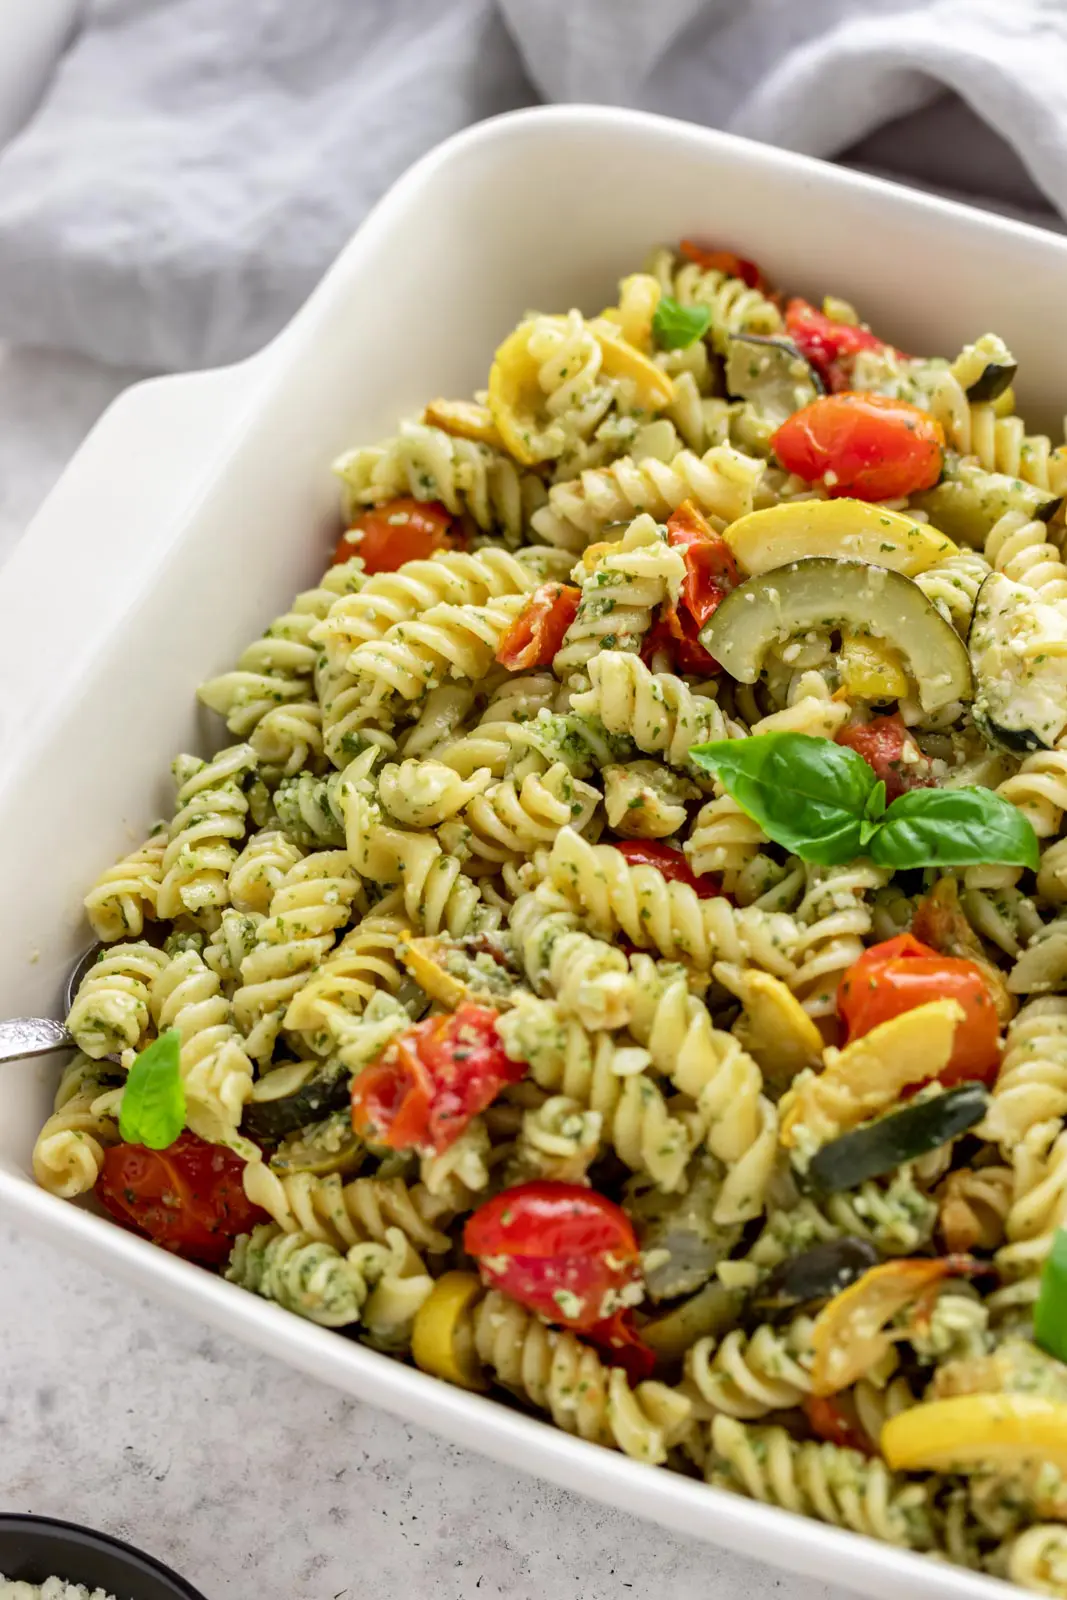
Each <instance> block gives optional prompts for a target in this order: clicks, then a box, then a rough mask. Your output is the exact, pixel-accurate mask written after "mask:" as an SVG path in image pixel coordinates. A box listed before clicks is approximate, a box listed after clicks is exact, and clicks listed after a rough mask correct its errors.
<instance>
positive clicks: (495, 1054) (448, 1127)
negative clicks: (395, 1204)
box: [352, 1003, 526, 1155]
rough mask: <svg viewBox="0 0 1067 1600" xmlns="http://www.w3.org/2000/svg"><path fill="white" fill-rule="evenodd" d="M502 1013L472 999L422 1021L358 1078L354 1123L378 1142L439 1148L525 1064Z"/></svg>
mask: <svg viewBox="0 0 1067 1600" xmlns="http://www.w3.org/2000/svg"><path fill="white" fill-rule="evenodd" d="M498 1016H499V1012H497V1011H494V1010H492V1009H491V1008H490V1007H489V1006H479V1005H472V1004H470V1003H467V1004H465V1005H461V1006H460V1007H459V1009H458V1010H456V1011H454V1012H452V1013H451V1015H449V1016H443V1017H430V1018H429V1019H428V1020H427V1021H426V1022H420V1023H417V1024H416V1026H415V1027H414V1028H409V1029H408V1030H407V1032H406V1033H402V1034H401V1035H400V1036H399V1038H396V1039H394V1040H393V1041H392V1043H391V1044H389V1045H387V1046H386V1049H385V1052H384V1054H383V1055H382V1056H381V1058H380V1060H378V1061H376V1062H375V1063H374V1065H373V1066H370V1067H367V1068H365V1069H364V1071H363V1072H361V1073H360V1074H359V1075H358V1077H356V1078H354V1079H353V1081H352V1126H353V1128H354V1129H355V1131H356V1132H357V1133H358V1134H360V1135H361V1136H362V1137H363V1138H365V1139H368V1140H370V1141H371V1143H373V1144H384V1145H387V1146H388V1147H389V1149H391V1150H417V1151H419V1152H420V1154H423V1155H438V1154H440V1152H441V1151H442V1150H447V1149H448V1146H449V1145H450V1144H452V1143H453V1141H454V1140H456V1139H457V1138H458V1137H459V1135H460V1134H461V1133H462V1132H463V1130H464V1128H465V1127H466V1126H467V1124H468V1123H469V1122H470V1120H471V1118H472V1117H475V1116H477V1114H478V1112H479V1111H484V1110H485V1108H486V1106H488V1105H492V1103H493V1101H494V1100H495V1099H496V1097H497V1095H498V1093H499V1092H500V1090H501V1089H502V1088H503V1086H504V1084H505V1083H517V1082H518V1081H519V1079H520V1078H521V1077H523V1076H524V1075H525V1072H526V1065H525V1063H524V1062H522V1061H512V1060H510V1059H509V1058H508V1056H507V1055H506V1054H505V1053H504V1046H503V1045H502V1044H501V1042H500V1039H499V1037H498V1035H497V1031H496V1020H497V1017H498Z"/></svg>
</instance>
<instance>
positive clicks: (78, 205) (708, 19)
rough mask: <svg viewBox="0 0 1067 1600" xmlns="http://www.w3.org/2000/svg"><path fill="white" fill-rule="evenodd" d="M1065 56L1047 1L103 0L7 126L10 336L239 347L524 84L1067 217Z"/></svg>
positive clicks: (75, 342) (118, 345)
mask: <svg viewBox="0 0 1067 1600" xmlns="http://www.w3.org/2000/svg"><path fill="white" fill-rule="evenodd" d="M1065 65H1067V6H1065V5H1064V4H1063V0H655V4H650V3H649V0H304V3H302V4H300V5H294V4H293V0H94V3H92V4H90V5H89V7H88V12H87V16H86V21H85V24H84V26H83V29H82V31H81V33H80V35H79V37H78V38H77V40H76V41H75V42H74V44H73V45H72V46H71V48H70V49H69V51H68V52H67V54H66V55H65V56H64V58H63V60H62V61H61V63H60V64H59V66H58V68H57V71H56V74H55V76H54V79H53V81H52V84H51V86H50V88H49V90H48V92H47V93H46V95H45V98H44V100H43V101H42V103H41V105H40V107H39V109H38V111H37V113H36V115H35V116H34V117H33V118H32V119H31V120H30V122H29V123H28V124H27V125H26V127H25V128H24V129H23V130H22V131H21V133H19V134H18V135H17V136H16V137H15V138H14V139H13V140H12V142H11V143H10V144H9V145H8V146H7V148H6V149H5V150H4V151H3V152H0V339H4V338H7V339H10V340H18V341H22V342H25V343H31V342H32V343H40V344H47V345H52V346H58V347H65V348H71V349H75V350H78V351H81V352H84V353H86V354H89V355H92V356H95V357H97V358H99V359H102V360H105V361H109V362H114V363H122V364H128V365H136V366H141V367H149V368H156V369H163V368H175V367H188V366H197V365H203V364H210V363H215V362H221V361H227V360H232V359H235V358H237V357H239V356H241V355H244V354H246V353H248V352H249V351H251V350H254V349H256V348H257V347H258V346H260V345H261V344H262V343H263V342H264V341H265V340H266V339H267V338H269V337H270V336H271V335H272V334H273V333H274V332H276V331H277V329H278V328H279V327H281V326H282V325H283V324H284V322H285V321H286V319H287V318H288V317H289V316H290V315H291V314H292V312H293V310H294V309H295V308H296V306H297V305H298V304H299V303H300V301H301V300H302V299H303V298H304V296H305V295H306V294H307V292H308V290H309V289H310V288H311V286H312V285H313V284H314V282H315V281H316V279H317V278H318V277H319V275H320V274H321V272H322V271H323V269H324V268H325V267H326V266H327V265H328V263H329V261H330V260H331V259H332V257H333V256H334V255H335V254H336V253H337V251H338V250H339V249H340V247H341V245H342V244H343V243H344V241H345V239H346V238H347V237H348V235H349V234H350V233H351V231H352V229H353V228H354V227H355V225H356V224H357V223H358V222H359V220H360V218H361V216H362V215H363V214H364V212H365V211H366V209H367V208H368V206H369V205H370V204H371V203H372V201H373V200H374V199H376V198H377V196H378V195H379V194H381V193H382V191H383V190H384V189H385V188H386V187H387V186H388V184H389V183H390V182H391V181H392V180H393V179H394V178H395V177H396V176H397V175H398V174H399V173H400V172H401V171H402V170H403V168H404V167H406V166H407V165H408V164H409V163H410V162H411V161H412V160H414V159H415V157H416V156H418V155H419V154H421V153H422V152H423V151H424V150H426V149H428V148H430V147H431V146H432V145H433V144H435V143H436V142H437V141H438V140H440V139H442V138H443V137H445V136H446V135H447V134H449V133H451V132H453V131H454V130H456V129H457V128H460V127H462V126H464V125H465V124H467V123H470V122H473V121H477V120H478V119H480V118H483V117H486V116H489V115H492V114H493V113H495V112H498V111H502V110H505V109H509V108H512V107H516V106H520V105H526V104H530V103H533V102H535V101H536V100H537V99H539V98H543V99H546V100H587V101H599V102H606V103H611V104H620V105H634V106H640V107H645V108H648V109H653V110H657V111H662V112H667V113H670V114H673V115H676V116H682V117H686V118H688V119H690V120H693V121H697V122H704V123H708V124H711V125H715V126H720V127H728V128H731V129H733V130H735V131H737V132H740V133H745V134H748V135H750V136H751V137H753V138H757V139H761V140H766V141H769V142H772V143H776V144H782V145H786V146H788V147H790V148H793V149H797V150H803V151H807V152H809V153H811V154H816V155H826V156H837V155H840V154H841V153H842V152H851V153H852V155H853V156H854V157H855V158H858V159H861V160H863V161H865V162H866V163H868V164H873V165H876V166H879V167H888V168H889V169H890V170H891V171H894V172H896V173H898V174H899V173H903V174H905V175H910V176H914V177H916V178H917V179H919V180H920V181H926V182H929V183H933V184H935V185H938V186H942V187H945V186H947V187H950V188H953V189H955V190H959V191H962V192H964V193H966V194H969V195H978V196H981V197H985V198H989V199H992V200H994V201H996V202H1000V203H1002V204H1007V205H1008V206H1011V205H1012V204H1014V205H1016V206H1022V207H1023V208H1024V209H1026V208H1030V209H1033V208H1035V207H1036V208H1040V207H1041V205H1042V204H1043V203H1046V202H1047V204H1048V205H1049V206H1053V207H1056V208H1058V209H1059V211H1060V212H1061V213H1063V214H1065V215H1067V71H1065V70H1064V68H1065ZM946 92H951V94H952V95H953V96H954V97H955V98H953V99H950V100H947V101H946V99H945V96H946ZM968 108H969V109H968ZM901 118H904V119H905V120H904V121H903V122H902V121H900V120H899V119H901ZM878 130H882V131H881V132H879V131H878ZM860 141H863V143H860ZM1005 144H1006V145H1007V146H1008V147H1010V148H1009V149H1006V148H1005ZM1011 151H1014V153H1015V154H1014V156H1013V155H1012V154H1011Z"/></svg>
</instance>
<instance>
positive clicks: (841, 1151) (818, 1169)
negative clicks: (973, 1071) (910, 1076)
mask: <svg viewBox="0 0 1067 1600" xmlns="http://www.w3.org/2000/svg"><path fill="white" fill-rule="evenodd" d="M988 1105H989V1095H988V1094H987V1092H986V1090H985V1087H984V1086H983V1085H982V1084H980V1083H961V1084H959V1085H958V1086H957V1087H956V1088H954V1089H946V1090H945V1093H944V1094H940V1095H938V1096H937V1098H936V1099H933V1100H921V1101H919V1103H918V1104H917V1105H911V1106H905V1107H904V1109H903V1111H892V1112H890V1113H889V1115H888V1116H885V1117H879V1118H878V1120H877V1121H876V1122H872V1123H870V1124H869V1125H868V1126H867V1127H865V1128H854V1129H853V1130H852V1132H851V1133H843V1134H842V1135H841V1137H840V1138H839V1139H831V1141H830V1143H829V1144H824V1145H823V1147H822V1149H821V1150H818V1151H817V1152H816V1153H815V1155H814V1156H813V1157H812V1159H811V1166H810V1167H809V1168H808V1177H809V1179H810V1180H811V1182H812V1184H813V1185H814V1186H815V1187H816V1188H818V1189H821V1190H822V1192H823V1193H824V1194H836V1193H837V1192H838V1191H839V1190H842V1189H855V1188H856V1187H857V1185H858V1184H861V1183H865V1182H866V1181H867V1179H868V1178H880V1177H883V1176H884V1175H885V1173H887V1172H894V1171H895V1170H896V1169H897V1167H899V1166H902V1165H903V1163H904V1162H905V1161H914V1160H916V1159H917V1158H918V1157H919V1156H924V1155H926V1154H928V1152H929V1151H931V1150H936V1149H937V1148H938V1146H939V1145H942V1144H947V1143H948V1141H949V1139H955V1138H956V1137H957V1135H958V1134H961V1133H966V1131H967V1129H968V1128H973V1127H974V1125H975V1123H976V1122H980V1121H981V1120H982V1118H983V1117H984V1116H985V1113H986V1110H987V1108H988Z"/></svg>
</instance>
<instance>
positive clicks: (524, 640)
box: [496, 583, 582, 672]
mask: <svg viewBox="0 0 1067 1600" xmlns="http://www.w3.org/2000/svg"><path fill="white" fill-rule="evenodd" d="M581 598H582V591H581V590H580V589H576V588H575V587H574V585H573V584H570V583H542V584H541V585H540V586H539V587H538V588H536V589H535V590H534V591H533V593H532V594H531V596H530V598H529V599H528V600H527V602H526V604H525V605H524V606H523V608H522V610H521V611H520V612H519V614H518V616H517V617H516V618H515V621H514V622H513V623H512V624H511V626H510V627H509V628H507V629H505V631H504V635H503V637H502V638H501V640H500V646H499V648H498V650H497V653H496V658H497V660H498V661H499V662H500V665H501V666H502V667H507V668H508V669H509V670H510V671H512V672H519V671H523V672H524V671H526V669H527V668H528V667H550V666H551V665H552V658H553V656H554V655H555V654H556V651H557V650H558V649H559V647H560V645H561V644H562V643H563V636H564V634H565V633H566V632H567V629H568V628H569V627H570V625H571V623H572V622H573V621H574V619H575V617H576V616H577V615H578V605H579V602H580V601H581Z"/></svg>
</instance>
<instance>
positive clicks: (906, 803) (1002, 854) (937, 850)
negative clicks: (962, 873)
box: [870, 788, 1038, 871]
mask: <svg viewBox="0 0 1067 1600" xmlns="http://www.w3.org/2000/svg"><path fill="white" fill-rule="evenodd" d="M870 857H871V860H872V861H875V862H877V864H878V865H879V866H881V867H894V868H896V869H897V870H898V871H902V870H903V869H904V868H906V867H969V866H974V865H981V864H984V863H986V862H990V863H996V864H997V865H1004V866H1010V867H1031V868H1033V867H1036V866H1037V858H1038V847H1037V835H1036V834H1035V832H1034V830H1033V828H1032V826H1031V824H1030V823H1029V822H1028V821H1027V819H1026V817H1024V816H1023V814H1022V812H1021V811H1020V810H1019V809H1018V807H1017V806H1013V805H1011V804H1010V802H1009V801H1007V800H1002V799H1001V797H1000V795H998V794H994V793H993V791H992V790H991V789H972V788H965V789H912V790H911V791H910V792H909V793H908V794H902V795H901V796H900V799H899V800H894V801H893V804H892V805H891V806H890V807H889V810H888V811H887V812H886V814H885V817H884V818H883V819H882V825H881V827H880V828H879V829H878V832H877V833H876V835H875V837H874V839H873V840H872V841H871V847H870Z"/></svg>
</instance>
